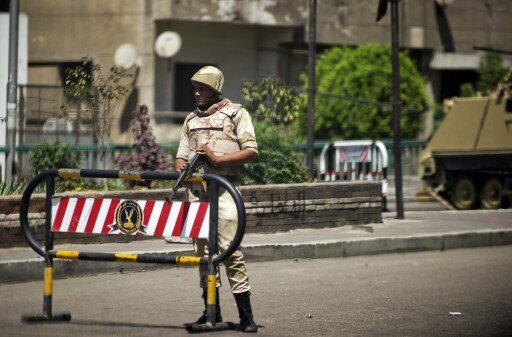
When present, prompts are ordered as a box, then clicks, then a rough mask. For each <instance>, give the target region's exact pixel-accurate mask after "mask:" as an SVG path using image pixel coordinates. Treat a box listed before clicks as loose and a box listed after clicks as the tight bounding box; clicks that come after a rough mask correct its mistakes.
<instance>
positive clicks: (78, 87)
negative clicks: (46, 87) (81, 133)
mask: <svg viewBox="0 0 512 337" xmlns="http://www.w3.org/2000/svg"><path fill="white" fill-rule="evenodd" d="M131 77H133V74H132V73H131V72H130V71H127V70H123V69H121V68H119V67H116V66H113V67H111V68H110V70H109V71H108V73H107V74H105V73H104V72H102V69H101V66H100V65H99V64H91V62H90V61H89V60H88V59H87V57H84V58H83V59H82V64H81V65H79V66H77V67H74V68H71V69H68V70H67V71H66V81H65V87H64V92H65V94H66V97H67V98H68V99H69V100H70V101H71V102H72V103H78V104H79V105H80V107H82V106H84V107H85V108H86V109H88V110H89V111H90V112H91V117H92V122H93V126H94V131H95V134H96V139H97V140H98V154H99V155H100V160H103V165H104V168H108V156H106V154H107V153H108V150H109V144H110V143H109V139H110V131H111V129H112V122H113V119H114V111H115V107H116V104H117V103H118V102H119V101H120V100H121V99H122V98H123V97H124V96H125V95H126V94H127V93H128V91H129V89H130V88H129V85H128V84H126V83H124V80H125V79H127V78H131ZM62 111H63V115H64V117H67V109H66V107H63V109H62Z"/></svg>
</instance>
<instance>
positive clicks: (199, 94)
mask: <svg viewBox="0 0 512 337" xmlns="http://www.w3.org/2000/svg"><path fill="white" fill-rule="evenodd" d="M213 94H214V93H213V90H211V89H210V88H208V87H207V86H206V85H203V84H201V83H194V97H195V99H196V104H197V105H198V106H203V105H206V104H208V102H210V99H211V98H212V97H213Z"/></svg>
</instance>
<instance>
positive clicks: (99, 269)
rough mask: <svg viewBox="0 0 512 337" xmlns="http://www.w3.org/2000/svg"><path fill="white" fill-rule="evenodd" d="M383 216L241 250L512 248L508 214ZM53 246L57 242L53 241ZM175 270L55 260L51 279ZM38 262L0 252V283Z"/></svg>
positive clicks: (290, 253) (142, 248)
mask: <svg viewBox="0 0 512 337" xmlns="http://www.w3.org/2000/svg"><path fill="white" fill-rule="evenodd" d="M395 216H396V214H395V213H384V214H383V222H382V223H379V224H369V225H359V226H344V227H336V228H323V229H299V230H293V231H288V232H281V233H272V234H259V233H258V234H252V233H250V234H246V235H245V237H244V241H243V243H242V250H243V252H244V254H245V255H246V257H247V260H248V261H249V263H250V262H251V261H272V260H278V259H313V258H334V257H349V256H358V255H372V254H384V253H397V252H414V251H427V250H445V249H455V248H471V247H484V246H498V245H508V244H512V209H507V210H492V211H490V210H475V211H465V212H462V211H439V212H406V213H405V219H404V220H397V219H395V218H394V217H395ZM56 244H58V242H56ZM55 249H56V250H57V249H58V250H74V251H80V252H110V253H114V252H115V253H117V252H130V253H165V254H180V255H191V254H192V245H191V244H183V243H166V242H165V241H164V240H163V239H154V240H143V241H135V242H131V243H105V244H89V245H84V244H82V245H77V244H74V245H72V244H63V245H56V246H55ZM170 267H171V268H174V266H165V265H153V264H140V263H120V262H103V261H100V262H98V261H69V260H55V268H54V273H55V274H54V275H55V277H56V278H62V277H70V276H78V275H91V274H98V273H106V272H126V271H143V270H154V269H161V268H170ZM42 275H43V260H42V258H41V257H39V256H38V255H37V254H36V253H35V252H34V251H33V250H32V249H31V248H29V247H28V246H27V247H26V248H8V249H0V283H5V282H22V281H33V280H42Z"/></svg>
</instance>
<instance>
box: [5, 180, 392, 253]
mask: <svg viewBox="0 0 512 337" xmlns="http://www.w3.org/2000/svg"><path fill="white" fill-rule="evenodd" d="M240 192H241V194H242V197H243V199H244V203H245V207H246V212H247V228H246V232H248V233H251V232H260V233H272V232H278V231H286V230H290V229H295V228H322V227H335V226H343V225H354V224H368V223H379V222H381V221H382V217H381V214H382V213H381V209H382V200H381V184H380V182H366V181H363V182H362V181H351V182H331V183H309V184H290V185H260V186H242V187H241V188H240ZM168 193H169V192H168V191H165V190H149V191H114V192H105V193H103V192H83V193H64V194H62V195H66V196H81V197H104V198H118V197H123V198H131V199H154V200H162V199H163V198H164V197H165V196H166V195H168ZM19 199H20V197H19V196H13V197H0V205H1V206H0V247H14V246H23V245H25V244H26V243H25V240H24V238H23V234H22V233H21V229H20V226H19V215H18V212H19ZM178 199H179V198H178ZM29 209H30V213H29V222H30V227H31V230H32V232H33V233H35V234H36V236H37V237H38V239H39V240H40V242H43V238H44V222H45V213H44V195H42V194H35V195H33V196H32V198H31V201H30V208H29ZM55 239H56V242H60V243H61V242H74V243H87V242H128V241H131V240H133V239H134V237H132V236H122V235H92V234H87V235H82V234H74V233H56V234H55ZM138 239H140V238H138Z"/></svg>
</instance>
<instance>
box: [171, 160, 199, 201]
mask: <svg viewBox="0 0 512 337" xmlns="http://www.w3.org/2000/svg"><path fill="white" fill-rule="evenodd" d="M201 156H202V155H201V154H199V153H197V152H196V154H195V155H194V156H193V157H192V159H191V160H190V161H189V162H188V163H187V165H185V167H184V168H183V170H182V171H181V174H180V176H179V178H178V180H177V181H176V185H174V187H173V188H172V191H171V195H170V196H168V197H165V202H166V203H167V204H168V203H169V202H171V200H172V199H174V197H175V196H176V193H177V192H178V190H179V189H180V188H181V186H183V184H184V183H185V181H187V179H188V178H190V176H191V175H192V173H194V171H195V170H196V169H197V168H198V167H199V166H200V165H201V163H202V162H203V158H201Z"/></svg>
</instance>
